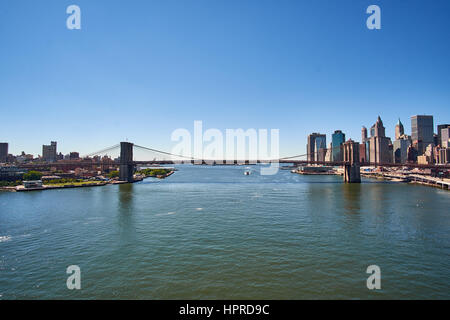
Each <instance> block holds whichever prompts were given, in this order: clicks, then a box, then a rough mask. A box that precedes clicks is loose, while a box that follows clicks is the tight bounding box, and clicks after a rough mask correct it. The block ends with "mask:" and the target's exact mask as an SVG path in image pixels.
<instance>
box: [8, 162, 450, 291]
mask: <svg viewBox="0 0 450 320" xmlns="http://www.w3.org/2000/svg"><path fill="white" fill-rule="evenodd" d="M253 168H255V169H257V167H252V169H253ZM179 169H180V170H179V171H177V172H176V173H175V174H173V175H172V176H170V177H169V178H167V179H164V180H154V179H147V180H146V181H143V182H139V183H136V184H124V185H109V186H105V187H101V188H81V189H69V190H54V191H45V192H36V193H0V204H1V207H0V239H3V241H0V253H1V254H0V272H1V273H0V295H2V298H4V299H13V298H41V299H42V298H44V299H55V298H62V299H64V298H83V299H84V298H100V299H102V298H105V299H108V298H124V299H136V298H153V299H159V298H161V299H177V298H179V299H197V298H203V299H301V298H313V299H317V298H326V299H336V298H337V299H344V298H350V299H353V298H384V299H392V298H417V299H422V298H424V299H429V298H446V299H448V298H450V293H449V291H448V288H449V287H450V274H449V272H448V271H449V270H450V259H448V258H447V257H449V256H450V238H449V233H448V230H450V217H449V211H448V208H449V207H450V193H449V192H444V191H442V190H439V189H434V188H429V187H422V186H411V185H406V184H396V183H377V182H373V180H372V181H371V182H369V181H367V180H365V181H363V182H364V183H361V184H344V183H342V177H335V176H300V175H296V174H292V173H290V172H289V171H288V170H280V172H279V173H278V174H277V175H275V176H260V175H259V174H258V172H257V171H255V172H253V173H252V174H251V175H249V176H245V175H244V174H243V172H244V171H245V168H242V167H239V166H209V167H205V166H180V167H179ZM199 208H201V210H200V209H199ZM25 235H26V236H25ZM5 239H7V240H5ZM70 264H80V266H81V268H82V274H83V289H82V290H80V291H70V292H68V291H69V290H67V288H66V286H65V279H64V275H65V268H66V267H67V265H70ZM371 264H377V265H379V266H380V267H381V270H382V274H383V277H382V279H383V280H382V288H383V289H382V290H381V291H380V292H373V291H369V290H367V288H366V286H365V280H366V279H367V275H366V273H365V272H366V268H367V266H368V265H371ZM61 274H62V275H63V276H61Z"/></svg>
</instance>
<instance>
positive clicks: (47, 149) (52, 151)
mask: <svg viewBox="0 0 450 320" xmlns="http://www.w3.org/2000/svg"><path fill="white" fill-rule="evenodd" d="M42 159H43V160H44V161H47V162H54V161H56V159H57V157H56V141H52V142H51V143H50V145H43V146H42Z"/></svg>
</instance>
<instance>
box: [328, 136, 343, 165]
mask: <svg viewBox="0 0 450 320" xmlns="http://www.w3.org/2000/svg"><path fill="white" fill-rule="evenodd" d="M344 142H345V133H343V132H342V131H341V130H336V131H335V132H334V133H333V134H332V135H331V146H332V151H331V155H332V159H333V161H336V162H337V161H342V150H341V149H342V144H343V143H344Z"/></svg>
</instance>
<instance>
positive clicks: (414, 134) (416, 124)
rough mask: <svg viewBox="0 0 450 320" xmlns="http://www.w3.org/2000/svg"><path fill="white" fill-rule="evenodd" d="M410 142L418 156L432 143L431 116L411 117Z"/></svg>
mask: <svg viewBox="0 0 450 320" xmlns="http://www.w3.org/2000/svg"><path fill="white" fill-rule="evenodd" d="M411 140H412V143H413V145H414V146H415V147H416V148H417V152H418V153H419V155H422V154H423V153H424V152H425V149H426V147H427V146H428V145H429V144H432V143H433V116H426V115H415V116H412V117H411Z"/></svg>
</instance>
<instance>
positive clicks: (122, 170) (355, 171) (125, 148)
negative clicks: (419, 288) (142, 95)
mask: <svg viewBox="0 0 450 320" xmlns="http://www.w3.org/2000/svg"><path fill="white" fill-rule="evenodd" d="M136 148H137V149H139V150H144V151H147V152H150V153H152V154H153V158H152V159H151V160H139V161H137V160H133V150H134V149H136ZM117 149H119V150H120V160H119V163H117V162H114V161H105V160H101V159H100V158H99V157H100V156H101V155H104V154H107V153H108V152H111V151H113V150H117ZM342 151H343V161H311V160H307V159H304V158H305V157H307V154H301V155H296V156H291V157H284V158H279V159H260V160H245V159H244V160H238V159H233V160H230V159H223V160H217V159H215V160H214V159H196V158H193V157H187V156H182V155H176V154H172V153H169V152H165V151H161V150H156V149H152V148H147V147H142V146H138V145H135V144H133V143H131V142H121V143H120V144H117V145H114V146H112V147H109V148H106V149H103V150H99V151H97V152H94V153H90V154H88V155H86V156H85V158H84V159H82V160H78V161H67V160H64V161H57V162H51V163H48V162H39V163H24V164H20V165H19V166H20V167H21V168H26V169H45V168H61V169H64V168H72V167H78V168H90V167H91V168H92V167H101V168H103V167H106V166H118V167H119V178H120V180H123V181H128V182H132V181H133V173H134V169H135V167H136V166H145V165H149V166H151V165H163V164H200V165H201V164H205V165H206V164H207V165H221V164H226V165H233V164H235V165H237V164H271V163H279V164H292V165H326V166H340V167H343V168H344V181H345V182H350V183H358V182H361V177H360V167H362V166H379V167H408V168H421V169H432V170H435V171H436V172H438V171H446V170H450V165H448V164H447V165H435V164H417V163H376V162H360V157H359V143H358V142H354V141H352V140H349V141H347V142H345V143H344V144H343V148H342ZM155 155H158V157H156V156H155ZM95 156H99V157H95ZM92 157H94V159H97V160H94V159H92ZM302 158H303V159H302ZM98 159H100V160H98Z"/></svg>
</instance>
